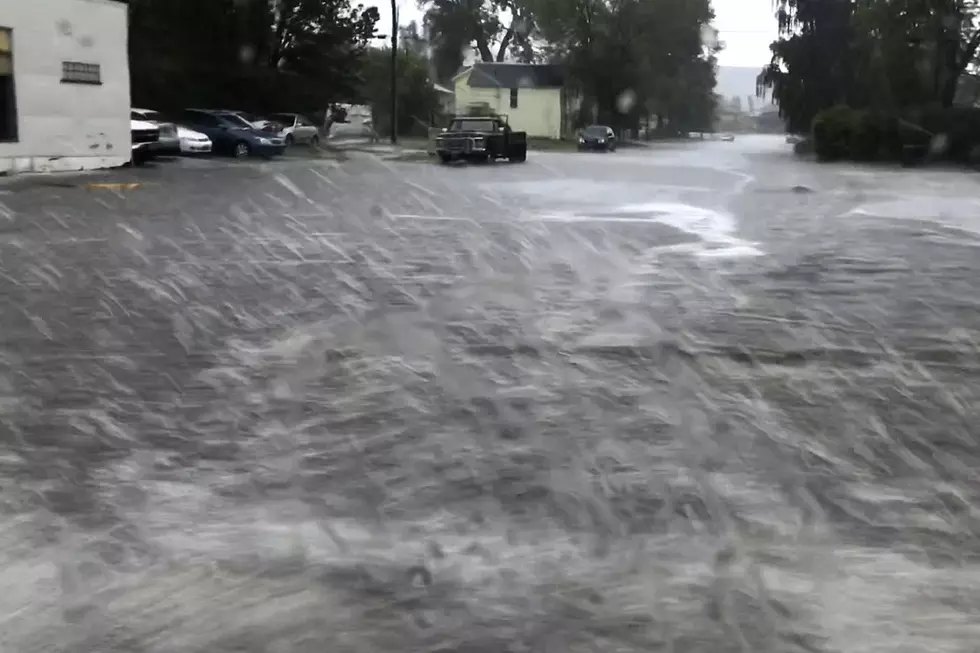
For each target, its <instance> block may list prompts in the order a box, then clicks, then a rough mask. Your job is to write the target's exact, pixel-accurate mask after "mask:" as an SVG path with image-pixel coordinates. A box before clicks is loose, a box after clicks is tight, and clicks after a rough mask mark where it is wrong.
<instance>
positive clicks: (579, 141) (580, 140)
mask: <svg viewBox="0 0 980 653" xmlns="http://www.w3.org/2000/svg"><path fill="white" fill-rule="evenodd" d="M578 144H579V145H585V139H584V138H582V137H581V136H579V137H578Z"/></svg>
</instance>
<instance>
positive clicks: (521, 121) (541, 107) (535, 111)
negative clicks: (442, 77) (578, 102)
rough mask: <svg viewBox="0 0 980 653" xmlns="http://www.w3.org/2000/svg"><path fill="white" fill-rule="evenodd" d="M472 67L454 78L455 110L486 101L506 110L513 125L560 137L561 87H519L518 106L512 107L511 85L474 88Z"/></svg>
mask: <svg viewBox="0 0 980 653" xmlns="http://www.w3.org/2000/svg"><path fill="white" fill-rule="evenodd" d="M469 76H470V73H469V71H467V72H464V73H462V74H461V75H460V76H459V77H457V78H456V80H455V85H456V110H457V111H458V112H460V113H465V112H466V109H467V107H469V106H472V105H476V104H486V105H488V106H489V107H490V108H491V109H492V110H493V111H494V112H496V113H502V114H505V115H506V116H507V117H508V121H509V122H510V126H511V127H512V128H513V129H515V130H517V131H525V132H527V135H528V136H533V137H538V138H561V121H562V111H561V102H562V100H561V89H558V88H520V89H518V90H517V108H516V109H511V108H510V89H509V88H473V87H472V86H470V85H469V84H468V82H469Z"/></svg>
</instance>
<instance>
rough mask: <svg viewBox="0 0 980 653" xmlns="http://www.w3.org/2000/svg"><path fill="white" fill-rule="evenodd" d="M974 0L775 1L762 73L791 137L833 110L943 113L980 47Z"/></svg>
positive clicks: (952, 100) (765, 85)
mask: <svg viewBox="0 0 980 653" xmlns="http://www.w3.org/2000/svg"><path fill="white" fill-rule="evenodd" d="M978 13H980V10H978V6H977V2H976V0H887V1H885V0H777V2H776V15H777V17H778V18H779V24H780V38H779V39H778V40H777V41H775V42H774V43H773V44H772V46H771V50H772V53H773V57H772V61H771V63H770V65H769V66H767V67H766V68H765V69H764V70H763V71H762V74H761V75H760V78H759V81H760V85H761V86H763V87H768V88H771V89H772V91H773V97H774V99H775V100H776V102H777V103H778V105H779V109H780V112H781V114H782V115H783V116H784V117H785V118H786V119H787V121H788V122H789V125H790V128H791V129H792V130H794V131H804V130H808V129H809V126H810V123H811V121H812V119H813V116H814V115H815V114H816V113H817V112H818V111H820V110H822V109H826V108H829V107H831V106H834V105H837V104H848V105H850V106H853V107H858V108H884V109H900V108H906V107H913V106H923V105H929V104H938V105H941V106H944V107H949V106H951V105H952V104H953V102H954V101H955V99H956V97H957V90H958V88H959V85H960V80H961V79H962V78H963V77H964V75H966V74H967V73H968V72H969V71H970V69H971V67H972V66H973V65H974V63H975V61H976V58H977V51H978V48H980V25H978V18H980V16H978Z"/></svg>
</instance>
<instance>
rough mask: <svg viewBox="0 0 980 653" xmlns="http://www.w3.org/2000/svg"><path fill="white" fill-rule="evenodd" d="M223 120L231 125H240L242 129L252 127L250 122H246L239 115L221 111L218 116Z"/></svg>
mask: <svg viewBox="0 0 980 653" xmlns="http://www.w3.org/2000/svg"><path fill="white" fill-rule="evenodd" d="M219 117H220V118H221V119H222V120H223V121H225V122H226V123H229V124H230V125H231V126H232V127H240V128H243V129H252V123H250V122H248V121H247V120H245V119H244V118H242V117H241V116H239V115H238V114H235V113H222V114H220V116H219Z"/></svg>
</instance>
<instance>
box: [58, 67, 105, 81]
mask: <svg viewBox="0 0 980 653" xmlns="http://www.w3.org/2000/svg"><path fill="white" fill-rule="evenodd" d="M61 83H62V84H95V85H101V84H102V67H101V66H100V65H99V64H97V63H80V62H78V61H62V62H61Z"/></svg>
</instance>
